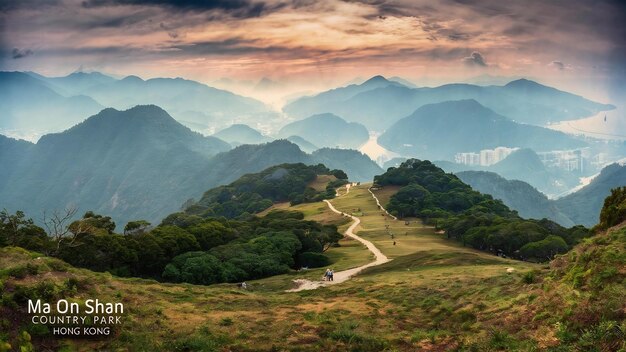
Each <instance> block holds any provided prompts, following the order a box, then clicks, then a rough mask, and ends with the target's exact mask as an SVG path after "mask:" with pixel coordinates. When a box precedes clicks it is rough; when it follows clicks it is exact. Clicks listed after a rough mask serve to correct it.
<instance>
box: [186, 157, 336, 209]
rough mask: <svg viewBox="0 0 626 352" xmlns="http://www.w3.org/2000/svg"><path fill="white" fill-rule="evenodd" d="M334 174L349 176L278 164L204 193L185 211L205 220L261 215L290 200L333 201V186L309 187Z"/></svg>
mask: <svg viewBox="0 0 626 352" xmlns="http://www.w3.org/2000/svg"><path fill="white" fill-rule="evenodd" d="M331 174H333V175H335V174H337V175H339V176H342V177H344V178H345V177H346V175H345V173H344V172H343V171H340V170H333V171H331V170H329V169H328V168H326V167H325V166H324V165H322V164H318V165H315V166H307V165H304V164H302V163H298V164H281V165H276V166H273V167H270V168H268V169H265V170H263V171H262V172H259V173H255V174H247V175H244V176H242V177H241V178H240V179H238V180H237V181H235V182H233V183H231V184H229V185H227V186H220V187H217V188H214V189H211V190H209V191H207V192H205V193H204V195H203V196H202V198H201V199H200V200H199V201H198V202H196V203H194V204H193V205H190V206H189V207H187V208H186V209H185V212H187V213H189V214H194V215H200V216H202V217H211V216H225V217H227V218H235V217H238V216H242V215H243V216H246V215H249V214H254V213H258V212H260V211H263V210H265V209H267V208H269V207H271V206H272V204H274V203H276V202H285V201H289V202H291V204H292V205H293V204H300V203H306V202H317V201H321V200H322V199H329V198H333V197H334V196H335V189H334V188H332V187H329V188H327V189H326V190H325V191H322V192H318V191H316V190H315V189H313V188H311V187H309V184H310V183H311V182H313V181H315V179H316V177H317V176H318V175H331ZM331 186H332V185H331Z"/></svg>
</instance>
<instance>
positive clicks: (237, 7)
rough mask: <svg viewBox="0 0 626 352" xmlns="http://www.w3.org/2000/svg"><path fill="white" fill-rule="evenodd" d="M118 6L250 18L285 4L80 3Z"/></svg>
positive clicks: (246, 0) (228, 0) (195, 0)
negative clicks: (215, 12)
mask: <svg viewBox="0 0 626 352" xmlns="http://www.w3.org/2000/svg"><path fill="white" fill-rule="evenodd" d="M120 5H136V6H158V7H162V8H166V9H168V10H170V11H180V12H197V11H201V12H204V11H220V12H222V13H225V14H228V15H230V16H231V17H235V18H251V17H259V16H261V15H262V14H265V13H269V12H273V11H276V10H278V9H280V8H282V7H284V6H286V3H282V2H281V3H275V4H272V5H269V4H268V3H266V2H263V1H251V0H84V1H83V2H82V6H83V7H84V8H98V7H107V6H120Z"/></svg>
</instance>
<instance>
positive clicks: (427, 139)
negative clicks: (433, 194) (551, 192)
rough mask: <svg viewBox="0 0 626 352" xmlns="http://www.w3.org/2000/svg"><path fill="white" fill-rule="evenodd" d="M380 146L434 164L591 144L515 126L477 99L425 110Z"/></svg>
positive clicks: (388, 135)
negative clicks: (496, 152) (472, 155)
mask: <svg viewBox="0 0 626 352" xmlns="http://www.w3.org/2000/svg"><path fill="white" fill-rule="evenodd" d="M378 143H379V144H380V145H381V146H383V147H385V148H387V149H388V150H391V151H394V152H397V153H400V154H402V155H410V156H415V157H418V158H421V159H429V160H453V159H454V155H455V154H456V153H460V152H477V151H480V150H482V149H494V148H496V147H500V146H504V147H519V148H533V149H534V150H537V151H546V150H567V149H574V148H579V147H582V146H585V145H586V144H585V143H584V142H582V141H580V140H577V139H575V138H573V137H571V136H569V135H566V134H564V133H562V132H558V131H553V130H550V129H547V128H543V127H538V126H531V125H526V124H520V123H516V122H514V121H511V120H509V119H507V118H506V117H504V116H502V115H500V114H497V113H496V112H494V111H493V110H491V109H489V108H487V107H485V106H483V105H481V104H480V103H479V102H477V101H476V100H473V99H470V100H458V101H446V102H443V103H436V104H427V105H424V106H422V107H420V108H418V109H417V110H415V112H413V113H412V114H411V115H409V116H407V117H405V118H403V119H401V120H399V121H398V122H396V123H394V124H393V125H392V126H391V127H389V128H388V129H387V131H385V133H383V134H382V135H380V137H379V138H378Z"/></svg>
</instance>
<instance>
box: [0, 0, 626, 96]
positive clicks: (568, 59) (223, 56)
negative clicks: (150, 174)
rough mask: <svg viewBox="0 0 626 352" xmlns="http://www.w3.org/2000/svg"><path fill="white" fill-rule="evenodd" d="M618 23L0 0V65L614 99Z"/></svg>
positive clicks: (307, 5) (542, 6) (620, 18)
mask: <svg viewBox="0 0 626 352" xmlns="http://www.w3.org/2000/svg"><path fill="white" fill-rule="evenodd" d="M625 28H626V1H620V0H616V1H608V0H604V1H602V0H599V1H587V0H548V1H506V0H481V1H479V0H442V1H432V0H360V1H359V0H354V1H348V0H346V1H342V0H319V1H314V0H261V1H257V0H208V1H200V0H178V1H174V0H21V1H15V0H13V1H7V0H0V69H1V70H20V71H36V72H38V73H42V74H45V75H49V76H61V75H66V74H68V73H71V72H74V71H77V70H83V71H101V72H105V73H109V74H113V75H119V76H125V75H130V74H134V75H138V76H141V77H144V78H150V77H184V78H188V79H195V80H199V81H202V82H205V83H210V82H215V81H217V80H220V79H223V78H228V79H230V80H233V81H236V82H257V81H258V80H260V79H262V78H264V77H267V78H270V79H272V80H274V81H277V82H281V84H293V85H294V86H298V89H306V86H307V85H310V86H311V87H321V86H331V85H336V84H340V83H345V82H348V81H350V80H353V79H354V78H356V77H362V78H367V77H369V76H373V75H378V74H382V75H385V76H387V77H391V76H401V77H405V78H407V79H410V80H412V81H414V82H416V83H417V84H420V85H436V84H441V83H445V82H460V81H464V80H467V79H469V78H470V77H475V76H481V75H490V76H506V77H528V78H534V79H536V80H538V81H540V82H543V83H546V84H551V85H554V86H556V87H559V88H562V89H566V90H569V91H572V92H575V93H578V94H583V95H585V96H587V97H590V98H593V99H597V100H600V101H602V102H613V103H616V102H618V101H621V99H623V98H624V95H625V93H624V91H625V90H626V88H624V87H625V86H626V83H625V82H626V73H625V72H626V71H625V70H626V44H625V41H626V39H625V38H626V29H625Z"/></svg>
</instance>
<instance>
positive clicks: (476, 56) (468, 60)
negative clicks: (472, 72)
mask: <svg viewBox="0 0 626 352" xmlns="http://www.w3.org/2000/svg"><path fill="white" fill-rule="evenodd" d="M462 61H463V63H464V64H466V65H467V66H472V67H474V66H480V67H487V63H485V58H484V57H483V56H482V54H481V53H479V52H478V51H474V52H472V54H471V55H470V56H466V57H464V58H463V59H462Z"/></svg>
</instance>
